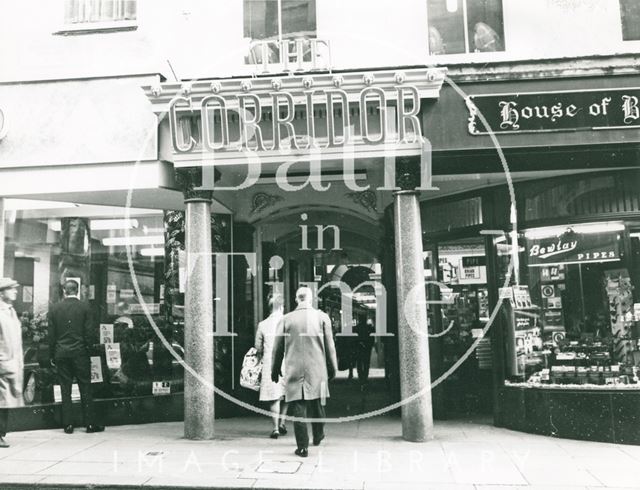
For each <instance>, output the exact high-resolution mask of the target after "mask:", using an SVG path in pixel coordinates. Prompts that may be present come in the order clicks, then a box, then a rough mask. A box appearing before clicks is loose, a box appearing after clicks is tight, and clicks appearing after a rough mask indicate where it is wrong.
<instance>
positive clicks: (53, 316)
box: [49, 280, 104, 434]
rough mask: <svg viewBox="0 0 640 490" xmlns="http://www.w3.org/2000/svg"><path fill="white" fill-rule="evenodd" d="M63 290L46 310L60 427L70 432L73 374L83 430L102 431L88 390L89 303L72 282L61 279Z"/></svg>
mask: <svg viewBox="0 0 640 490" xmlns="http://www.w3.org/2000/svg"><path fill="white" fill-rule="evenodd" d="M63 292H64V299H63V300H62V301H60V302H59V303H56V304H55V305H53V306H52V307H51V309H50V310H49V349H50V352H51V359H52V361H51V363H52V365H54V366H55V367H56V368H57V370H58V378H59V381H60V391H61V394H62V426H63V427H64V431H65V433H67V434H73V429H74V427H73V405H72V403H71V387H72V384H73V378H74V377H75V378H76V379H77V380H78V387H79V388H80V399H81V401H82V413H83V417H84V422H85V424H86V427H87V432H102V431H103V430H104V426H102V425H97V424H96V420H95V413H94V406H93V396H92V393H91V359H90V357H89V346H90V345H91V343H90V340H89V334H90V331H91V311H90V309H89V305H87V304H86V303H84V302H82V301H80V298H79V297H78V283H77V282H76V281H72V280H67V281H65V283H64V286H63Z"/></svg>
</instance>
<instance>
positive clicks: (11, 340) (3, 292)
mask: <svg viewBox="0 0 640 490" xmlns="http://www.w3.org/2000/svg"><path fill="white" fill-rule="evenodd" d="M17 288H18V283H17V282H16V281H14V280H13V279H11V278H9V277H3V278H1V279H0V448H6V447H9V444H8V443H7V442H6V441H5V440H4V437H5V436H6V435H7V422H8V418H9V409H10V408H15V407H21V406H22V405H23V401H22V382H23V376H24V373H23V370H24V357H23V353H22V324H21V323H20V320H19V319H18V315H17V314H16V310H14V309H13V306H12V304H13V302H14V301H15V300H16V298H17V296H18V289H17Z"/></svg>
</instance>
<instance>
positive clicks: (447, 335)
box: [424, 238, 492, 413]
mask: <svg viewBox="0 0 640 490" xmlns="http://www.w3.org/2000/svg"><path fill="white" fill-rule="evenodd" d="M424 255H425V276H426V277H425V278H426V279H427V280H428V281H429V283H430V284H432V285H433V286H436V287H430V288H428V291H427V295H428V298H429V299H430V300H431V301H434V300H437V302H434V303H431V304H430V305H429V307H428V309H427V312H428V318H429V326H430V328H429V333H430V337H431V340H430V345H431V347H430V348H431V350H432V351H433V352H434V353H435V354H434V359H435V362H436V364H437V365H435V366H434V368H433V370H434V372H435V374H436V375H440V374H441V373H444V372H446V371H448V370H450V369H451V368H452V367H453V366H454V365H455V364H456V363H458V362H459V361H460V360H461V359H462V364H460V365H459V367H458V368H457V369H455V370H454V371H453V372H452V373H451V374H450V375H449V376H447V379H446V381H445V382H444V396H445V405H446V410H447V412H448V413H451V412H474V413H478V412H483V411H488V410H489V408H490V400H489V399H488V394H489V393H490V392H491V388H490V386H491V380H490V377H491V376H490V373H491V366H492V356H491V345H490V341H489V338H488V336H487V337H485V335H484V334H485V331H484V329H485V326H486V325H487V321H488V320H489V289H488V283H487V257H486V249H485V242H484V240H483V239H482V238H468V239H459V240H452V241H447V242H442V243H438V244H437V246H434V247H433V250H431V251H427V252H426V253H425V254H424ZM436 294H437V295H438V297H437V298H436V297H435V295H436ZM479 338H480V340H478V339H479ZM475 342H478V345H477V346H476V347H475V348H474V343H475Z"/></svg>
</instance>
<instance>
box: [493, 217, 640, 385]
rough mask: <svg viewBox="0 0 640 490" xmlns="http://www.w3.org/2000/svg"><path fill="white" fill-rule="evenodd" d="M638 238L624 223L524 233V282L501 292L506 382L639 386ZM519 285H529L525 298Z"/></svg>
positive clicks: (521, 250)
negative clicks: (635, 243)
mask: <svg viewBox="0 0 640 490" xmlns="http://www.w3.org/2000/svg"><path fill="white" fill-rule="evenodd" d="M633 240H637V237H636V236H632V234H630V233H629V230H628V228H627V227H626V226H625V224H624V223H623V222H605V223H588V224H580V225H572V226H559V227H558V226H556V227H546V228H535V229H529V230H526V231H525V232H524V233H523V234H522V236H521V237H520V239H519V245H518V260H517V263H519V265H520V270H519V272H520V274H519V275H520V277H519V279H520V283H521V285H518V286H513V287H510V288H505V289H504V290H501V294H500V296H501V298H504V299H507V298H508V301H504V302H503V312H504V318H505V320H506V326H507V352H508V356H507V364H508V368H507V384H511V385H513V384H516V385H525V386H542V387H545V386H546V387H551V388H553V387H555V388H563V387H564V388H567V387H573V388H579V389H589V388H594V389H609V388H616V389H617V388H623V389H640V384H639V380H638V370H639V368H640V315H639V313H640V303H637V302H634V294H636V295H637V292H635V287H634V284H633V280H632V277H637V270H636V269H637V267H638V264H637V263H636V262H637V261H634V258H633V257H628V255H629V249H630V246H631V245H632V243H633ZM509 251H510V253H513V252H514V250H513V249H511V248H510V249H509ZM512 258H513V257H512ZM517 291H526V296H528V297H529V298H528V299H527V300H526V301H525V302H524V303H525V305H523V304H518V301H517V300H516V299H515V298H516V295H517Z"/></svg>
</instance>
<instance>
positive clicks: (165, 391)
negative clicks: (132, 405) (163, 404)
mask: <svg viewBox="0 0 640 490" xmlns="http://www.w3.org/2000/svg"><path fill="white" fill-rule="evenodd" d="M152 389H153V394H154V395H170V394H171V383H170V382H169V381H154V382H153V387H152Z"/></svg>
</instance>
